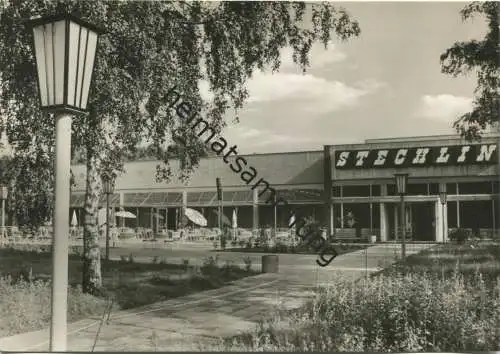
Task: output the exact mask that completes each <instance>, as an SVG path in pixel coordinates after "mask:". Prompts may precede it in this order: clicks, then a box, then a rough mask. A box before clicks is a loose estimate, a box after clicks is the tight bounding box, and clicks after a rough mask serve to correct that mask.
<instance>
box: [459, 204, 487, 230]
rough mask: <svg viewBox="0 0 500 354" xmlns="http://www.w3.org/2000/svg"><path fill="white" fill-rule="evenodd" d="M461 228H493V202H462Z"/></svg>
mask: <svg viewBox="0 0 500 354" xmlns="http://www.w3.org/2000/svg"><path fill="white" fill-rule="evenodd" d="M460 226H461V227H464V228H472V229H476V228H478V229H479V228H493V205H492V203H491V200H477V201H463V202H460Z"/></svg>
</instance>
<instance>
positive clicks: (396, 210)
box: [393, 203, 401, 241]
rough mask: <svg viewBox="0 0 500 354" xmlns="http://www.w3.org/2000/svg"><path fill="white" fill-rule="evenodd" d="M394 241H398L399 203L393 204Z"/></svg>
mask: <svg viewBox="0 0 500 354" xmlns="http://www.w3.org/2000/svg"><path fill="white" fill-rule="evenodd" d="M393 205H394V241H397V240H398V239H399V234H400V230H399V217H400V211H399V209H400V208H401V204H400V203H394V204H393Z"/></svg>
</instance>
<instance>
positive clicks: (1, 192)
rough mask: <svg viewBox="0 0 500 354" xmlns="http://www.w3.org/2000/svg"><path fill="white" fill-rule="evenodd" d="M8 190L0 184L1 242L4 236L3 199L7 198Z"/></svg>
mask: <svg viewBox="0 0 500 354" xmlns="http://www.w3.org/2000/svg"><path fill="white" fill-rule="evenodd" d="M7 195H8V190H7V187H6V186H3V185H0V199H1V200H2V232H1V234H0V236H1V237H2V243H3V241H4V237H5V201H6V200H7Z"/></svg>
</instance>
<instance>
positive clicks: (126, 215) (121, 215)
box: [115, 210, 136, 219]
mask: <svg viewBox="0 0 500 354" xmlns="http://www.w3.org/2000/svg"><path fill="white" fill-rule="evenodd" d="M115 216H117V217H119V218H125V219H135V218H136V216H135V215H134V214H132V213H131V212H130V211H125V210H120V211H118V212H116V213H115Z"/></svg>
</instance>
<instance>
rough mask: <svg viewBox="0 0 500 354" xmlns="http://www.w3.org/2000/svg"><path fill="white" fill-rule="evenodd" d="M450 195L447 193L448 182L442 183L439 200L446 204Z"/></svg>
mask: <svg viewBox="0 0 500 354" xmlns="http://www.w3.org/2000/svg"><path fill="white" fill-rule="evenodd" d="M447 198H448V195H447V193H446V184H444V183H440V184H439V200H440V201H441V204H443V205H444V204H446V202H447Z"/></svg>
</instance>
